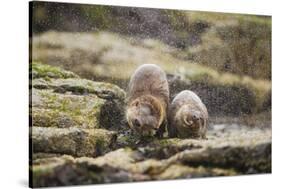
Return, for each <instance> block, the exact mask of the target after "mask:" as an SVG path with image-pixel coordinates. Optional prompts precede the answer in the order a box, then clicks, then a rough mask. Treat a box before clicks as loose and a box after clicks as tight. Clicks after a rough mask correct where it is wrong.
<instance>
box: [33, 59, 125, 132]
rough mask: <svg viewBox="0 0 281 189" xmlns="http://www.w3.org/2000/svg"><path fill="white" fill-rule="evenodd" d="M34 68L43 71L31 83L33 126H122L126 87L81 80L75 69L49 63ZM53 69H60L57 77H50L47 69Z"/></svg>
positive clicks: (38, 64)
mask: <svg viewBox="0 0 281 189" xmlns="http://www.w3.org/2000/svg"><path fill="white" fill-rule="evenodd" d="M39 68H40V69H39ZM33 69H35V70H36V71H37V72H40V74H39V75H38V74H37V75H36V77H35V79H33V80H32V82H31V86H30V87H31V100H32V101H31V104H30V105H31V119H32V126H39V127H59V128H66V127H80V128H110V129H114V130H118V129H121V125H122V124H121V122H122V121H123V116H124V109H123V108H124V99H125V92H124V91H123V90H122V89H120V88H119V87H117V86H115V85H112V84H109V83H104V82H94V81H90V80H86V79H80V78H78V76H76V75H75V74H73V73H72V72H67V71H64V70H62V69H58V68H55V67H52V66H49V65H43V64H40V63H33V64H32V70H33ZM42 70H44V71H42ZM46 70H48V71H46ZM50 70H55V73H57V72H58V71H57V70H59V71H60V72H58V73H59V74H57V75H56V77H53V76H54V74H51V75H52V77H49V76H46V74H45V71H46V72H47V73H50ZM59 76H60V77H61V78H59ZM66 76H69V77H70V76H73V77H70V78H67V77H66ZM74 76H75V77H74Z"/></svg>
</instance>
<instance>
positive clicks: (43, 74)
mask: <svg viewBox="0 0 281 189" xmlns="http://www.w3.org/2000/svg"><path fill="white" fill-rule="evenodd" d="M30 73H31V74H32V78H33V79H35V78H44V79H46V80H49V79H50V78H64V79H66V78H78V76H77V75H76V74H74V73H72V72H69V71H65V70H62V69H60V68H58V67H54V66H50V65H47V64H42V63H40V62H32V63H31V65H30Z"/></svg>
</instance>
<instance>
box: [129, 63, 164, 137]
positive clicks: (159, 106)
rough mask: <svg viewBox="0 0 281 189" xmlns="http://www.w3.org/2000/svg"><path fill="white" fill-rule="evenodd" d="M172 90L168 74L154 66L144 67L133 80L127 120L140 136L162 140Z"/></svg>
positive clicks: (130, 84)
mask: <svg viewBox="0 0 281 189" xmlns="http://www.w3.org/2000/svg"><path fill="white" fill-rule="evenodd" d="M168 103H169V86H168V81H167V78H166V74H165V72H164V71H163V70H162V69H161V68H160V67H159V66H156V65H154V64H143V65H141V66H140V67H139V68H137V70H136V71H135V73H134V74H133V75H132V76H131V79H130V82H129V87H128V93H127V108H126V118H127V122H128V124H129V127H130V128H131V129H132V130H133V131H135V132H136V133H138V134H140V135H141V136H152V135H153V136H154V135H156V136H158V137H162V136H163V133H164V132H165V127H166V123H167V121H166V120H167V118H166V117H167V116H166V115H167V111H168Z"/></svg>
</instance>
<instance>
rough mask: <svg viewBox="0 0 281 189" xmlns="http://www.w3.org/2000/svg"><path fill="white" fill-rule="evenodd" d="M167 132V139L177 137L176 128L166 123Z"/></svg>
mask: <svg viewBox="0 0 281 189" xmlns="http://www.w3.org/2000/svg"><path fill="white" fill-rule="evenodd" d="M167 128H168V129H167V130H168V136H169V138H175V137H177V133H178V132H177V128H176V127H174V126H173V124H172V123H171V122H168V125H167Z"/></svg>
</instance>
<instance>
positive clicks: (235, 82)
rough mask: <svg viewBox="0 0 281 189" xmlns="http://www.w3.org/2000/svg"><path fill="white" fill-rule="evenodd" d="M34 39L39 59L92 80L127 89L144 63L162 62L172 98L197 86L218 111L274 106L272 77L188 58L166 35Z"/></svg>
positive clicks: (67, 35) (53, 34)
mask: <svg viewBox="0 0 281 189" xmlns="http://www.w3.org/2000/svg"><path fill="white" fill-rule="evenodd" d="M32 45H33V52H34V53H33V59H34V60H38V61H42V62H44V63H47V64H51V65H56V66H60V67H64V68H65V69H69V70H72V71H73V72H75V73H76V74H78V75H81V76H83V77H86V78H88V79H91V80H95V81H106V82H110V83H114V84H116V85H118V86H119V87H121V88H122V89H124V90H126V88H127V84H128V81H129V78H130V76H131V74H132V73H133V71H134V70H135V69H136V68H137V67H138V66H139V65H141V64H144V63H153V64H157V65H159V66H160V67H161V68H163V69H164V70H165V71H166V73H167V74H168V79H169V85H170V92H171V98H172V97H173V96H175V95H176V94H177V93H179V92H180V91H182V90H185V89H190V90H193V91H194V92H196V93H197V94H198V95H199V96H200V98H202V100H203V102H204V103H205V104H206V106H207V108H208V110H209V112H210V114H213V115H219V114H221V115H236V116H239V115H242V114H254V113H260V112H262V111H264V110H270V108H271V81H269V80H262V79H252V78H250V77H248V76H239V75H234V74H229V73H223V72H218V71H217V70H215V69H211V68H209V67H204V66H202V65H199V64H197V63H194V62H191V61H185V60H182V59H180V58H178V56H179V55H178V53H179V52H178V51H177V49H175V48H173V47H170V46H167V45H165V44H163V43H161V42H160V41H155V40H148V39H144V40H137V39H134V38H129V37H125V36H120V35H117V34H113V33H107V32H98V33H61V32H60V33H58V32H47V33H44V34H41V35H40V36H36V37H34V38H33V41H32ZM209 59H212V58H211V57H210V58H209ZM237 66H238V65H237ZM124 68H125V69H124ZM64 82H71V79H69V80H67V81H64ZM80 83H81V84H80V88H81V86H82V88H83V83H82V81H81V82H80ZM84 83H85V82H84ZM53 85H55V84H53ZM75 85H76V86H77V84H75ZM78 87H79V86H77V87H76V90H78V89H79V88H78ZM61 88H62V87H61ZM72 88H73V87H72ZM68 90H71V89H70V88H69V89H68ZM85 90H86V89H85ZM87 90H88V89H87ZM268 102H269V103H268Z"/></svg>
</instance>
